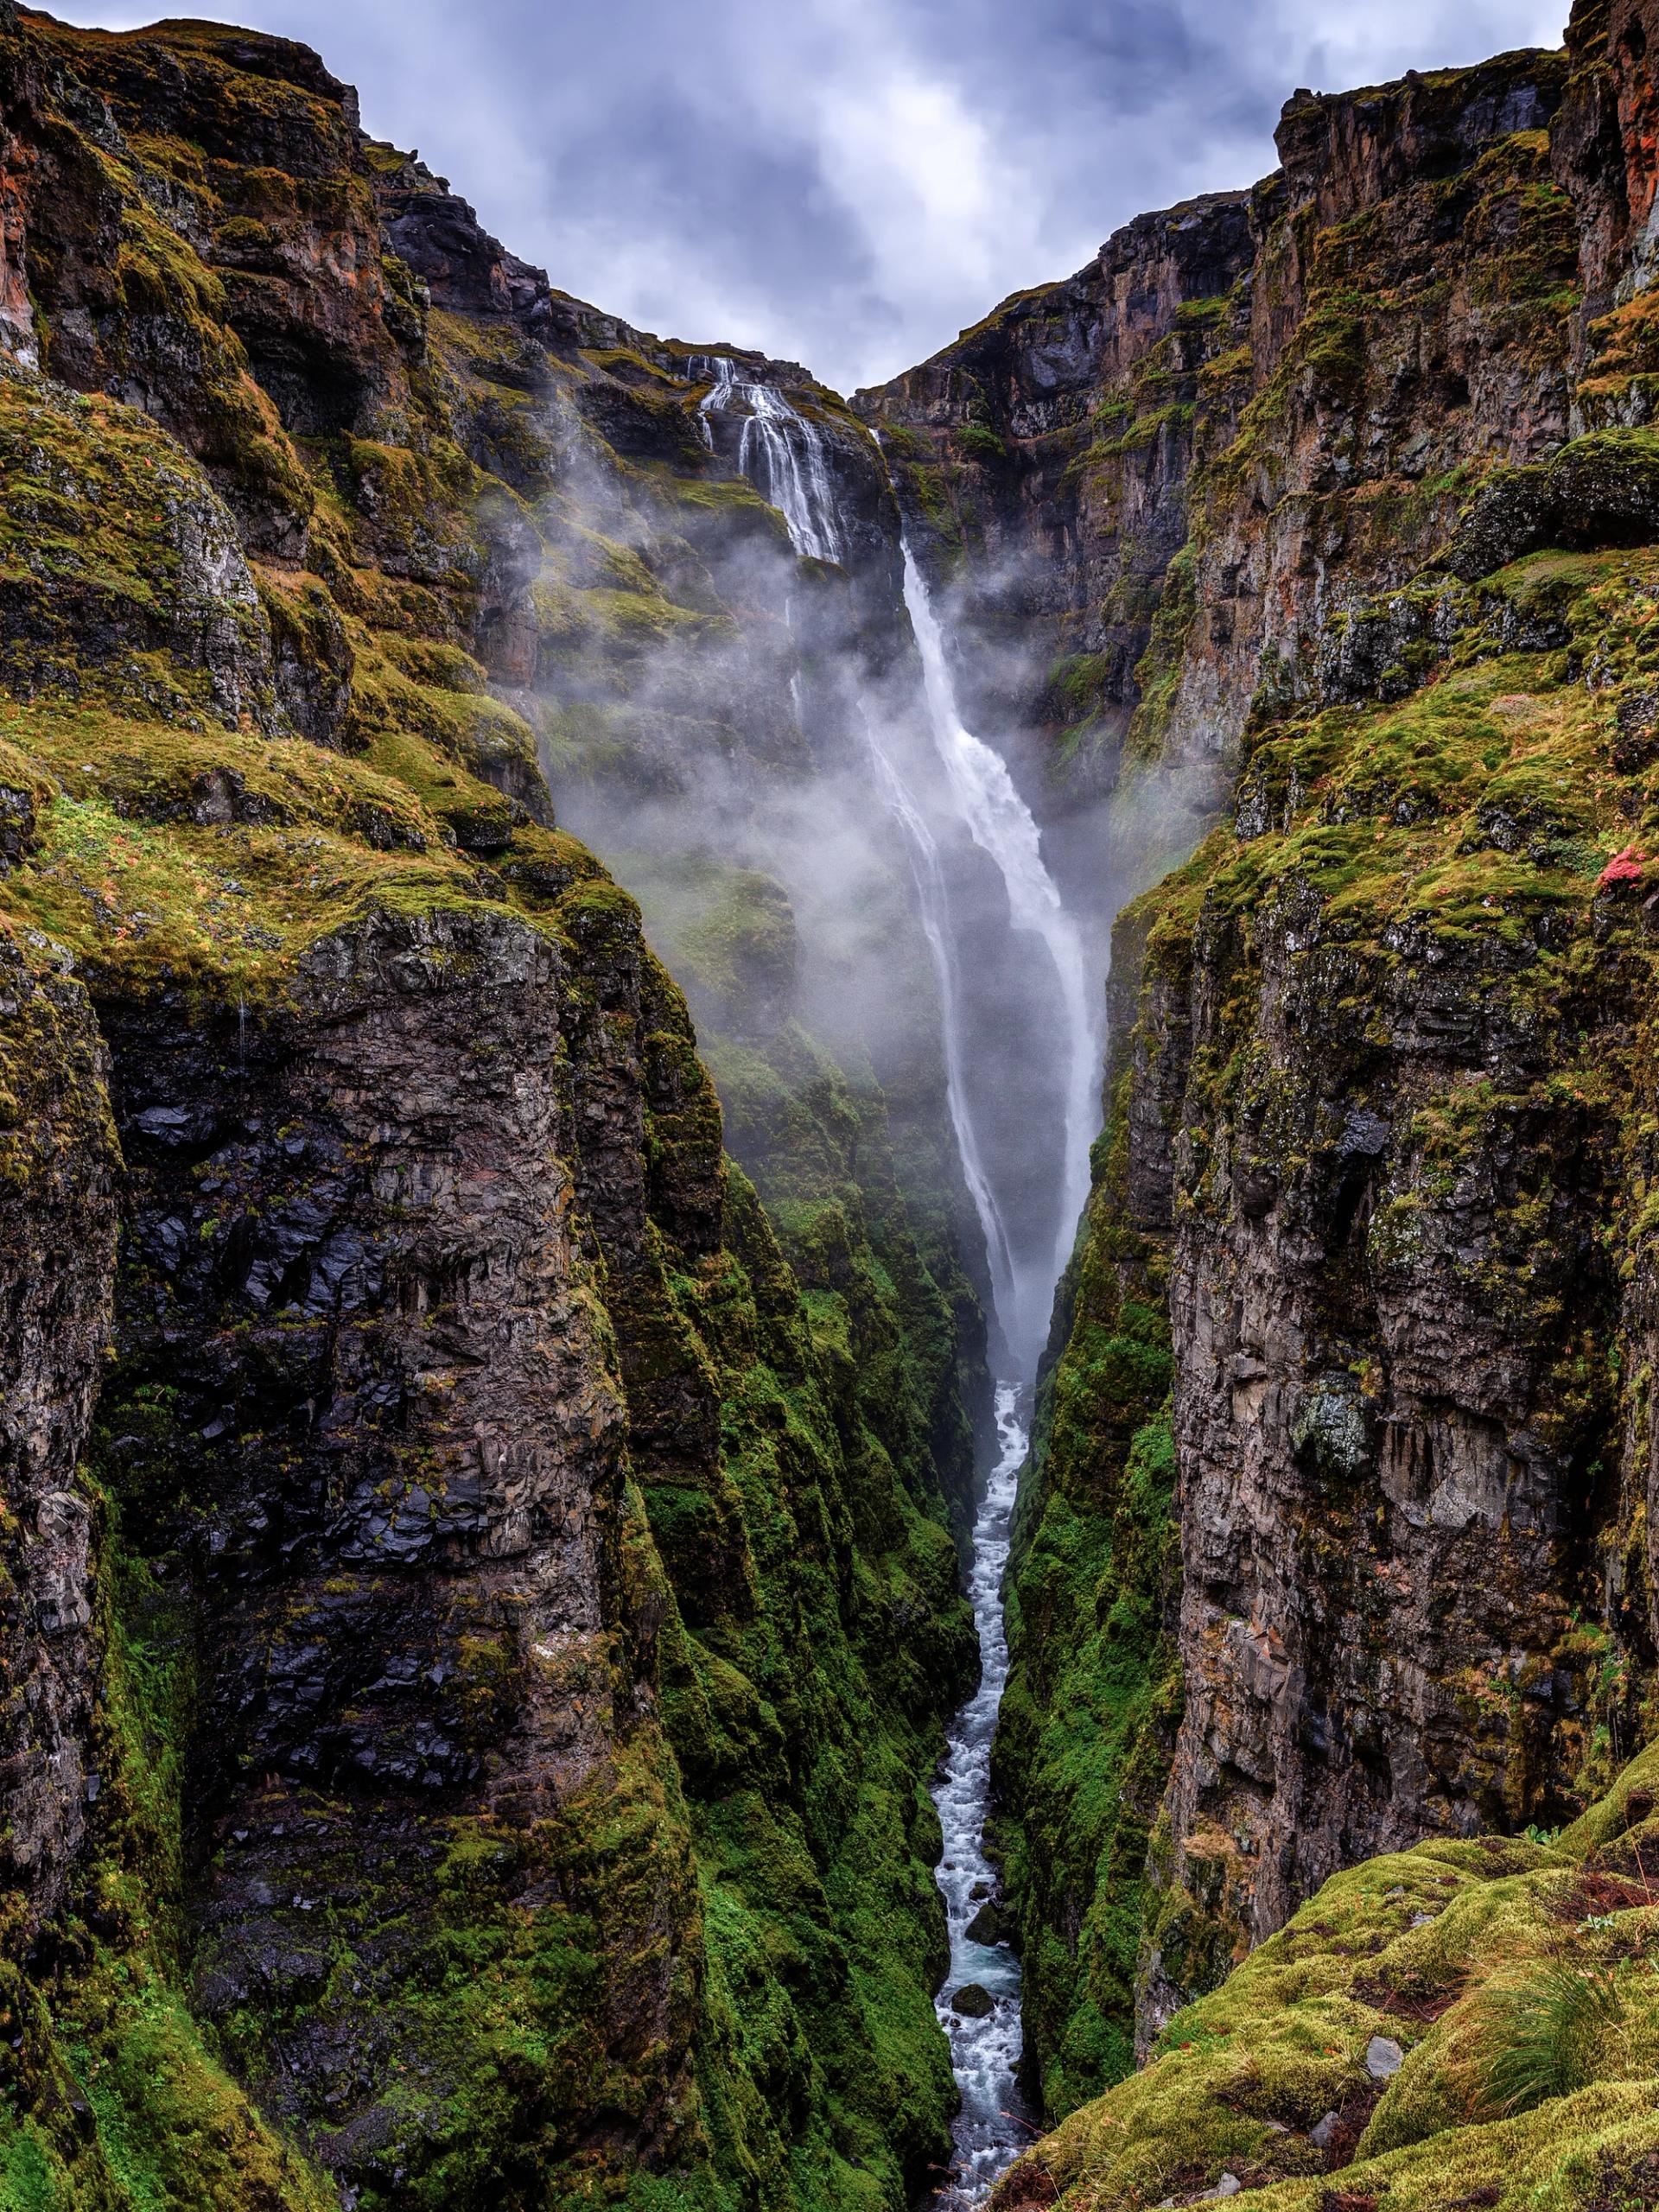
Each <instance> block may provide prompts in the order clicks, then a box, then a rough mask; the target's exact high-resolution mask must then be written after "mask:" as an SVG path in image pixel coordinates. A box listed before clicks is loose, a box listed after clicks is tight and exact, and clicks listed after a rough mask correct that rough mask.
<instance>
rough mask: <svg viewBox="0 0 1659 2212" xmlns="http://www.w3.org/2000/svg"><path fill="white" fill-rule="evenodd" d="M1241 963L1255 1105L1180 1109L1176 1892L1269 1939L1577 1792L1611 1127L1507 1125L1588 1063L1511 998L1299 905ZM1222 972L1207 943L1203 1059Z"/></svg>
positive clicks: (1501, 977) (1532, 1115) (1589, 1123)
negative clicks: (1580, 1401) (1442, 1846)
mask: <svg viewBox="0 0 1659 2212" xmlns="http://www.w3.org/2000/svg"><path fill="white" fill-rule="evenodd" d="M1253 936H1254V939H1255V948H1254V949H1255V955H1256V957H1257V958H1258V959H1259V961H1260V963H1261V965H1260V970H1259V974H1260V982H1259V983H1258V984H1257V986H1256V988H1257V991H1258V993H1259V995H1257V996H1256V997H1255V1005H1254V1014H1255V1022H1256V1025H1257V1031H1258V1038H1259V1042H1258V1043H1257V1044H1256V1045H1255V1049H1254V1051H1253V1052H1252V1053H1251V1056H1250V1066H1249V1073H1248V1075H1247V1077H1246V1081H1245V1085H1244V1096H1243V1099H1242V1100H1241V1101H1240V1102H1239V1103H1238V1105H1237V1106H1236V1107H1235V1108H1234V1109H1232V1110H1230V1111H1224V1112H1222V1113H1219V1114H1217V1112H1216V1111H1215V1109H1214V1107H1213V1105H1212V1104H1211V1101H1210V1100H1209V1099H1208V1098H1207V1097H1205V1095H1204V1093H1203V1092H1202V1090H1200V1091H1199V1092H1198V1096H1194V1095H1193V1091H1192V1090H1189V1091H1188V1093H1187V1096H1186V1098H1185V1110H1184V1114H1183V1117H1182V1118H1183V1121H1184V1122H1185V1128H1184V1129H1183V1131H1182V1133H1181V1134H1180V1135H1179V1136H1178V1137H1177V1139H1176V1141H1175V1145H1174V1160H1173V1180H1174V1184H1175V1186H1176V1188H1177V1190H1178V1191H1179V1192H1180V1194H1181V1196H1180V1203H1179V1214H1178V1219H1177V1225H1176V1228H1175V1236H1174V1278H1173V1296H1172V1313H1173V1324H1174V1352H1175V1360H1176V1374H1177V1384H1176V1392H1175V1426H1176V1436H1177V1441H1178V1446H1179V1451H1180V1453H1181V1468H1182V1477H1181V1514H1182V1541H1183V1582H1182V1599H1181V1609H1180V1649H1181V1656H1182V1664H1183V1672H1184V1675H1185V1685H1186V1707H1185V1718H1184V1719H1183V1722H1182V1726H1181V1732H1180V1737H1179V1743H1178V1745H1177V1747H1176V1751H1175V1761H1174V1775H1173V1785H1172V1791H1171V1796H1170V1800H1169V1808H1170V1812H1171V1815H1172V1819H1173V1826H1174V1829H1175V1833H1176V1834H1177V1835H1178V1836H1179V1838H1181V1839H1182V1848H1183V1849H1184V1850H1185V1853H1186V1859H1187V1863H1188V1866H1189V1868H1190V1870H1191V1872H1192V1879H1193V1880H1194V1881H1195V1882H1197V1883H1200V1884H1202V1883H1210V1884H1213V1885H1216V1889H1217V1895H1216V1896H1215V1897H1214V1898H1213V1899H1212V1902H1213V1904H1215V1905H1216V1907H1217V1910H1220V1911H1222V1912H1223V1913H1229V1912H1230V1913H1232V1914H1234V1915H1236V1917H1237V1919H1238V1920H1239V1921H1240V1923H1242V1924H1243V1927H1244V1928H1245V1929H1246V1930H1247V1931H1248V1934H1249V1936H1250V1938H1251V1939H1252V1940H1259V1939H1260V1938H1261V1937H1262V1936H1265V1935H1267V1934H1268V1933H1270V1932H1271V1931H1272V1930H1273V1929H1274V1928H1276V1927H1277V1926H1279V1925H1280V1923H1281V1922H1282V1921H1283V1919H1284V1918H1285V1917H1286V1916H1287V1913H1288V1912H1289V1911H1290V1910H1294V1906H1295V1905H1296V1904H1299V1903H1300V1900H1301V1899H1302V1898H1303V1897H1306V1895H1308V1894H1309V1893H1310V1891H1312V1890H1313V1888H1315V1887H1317V1886H1318V1885H1319V1883H1320V1882H1321V1881H1323V1880H1324V1879H1325V1878H1327V1876H1329V1875H1330V1874H1331V1873H1332V1872H1336V1871H1337V1870H1338V1868H1339V1867H1341V1866H1346V1865H1348V1864H1350V1863H1351V1862H1352V1860H1353V1859H1356V1858H1357V1857H1361V1856H1364V1855H1366V1854H1367V1853H1371V1852H1375V1851H1378V1850H1387V1849H1394V1848H1396V1847H1401V1846H1403V1845H1406V1844H1408V1843H1410V1842H1413V1841H1414V1840H1417V1838H1419V1837H1420V1836H1421V1835H1422V1834H1424V1833H1426V1832H1443V1833H1450V1834H1473V1833H1477V1832H1478V1831H1480V1830H1482V1829H1490V1828H1494V1827H1508V1826H1511V1825H1514V1824H1516V1823H1517V1822H1524V1821H1525V1820H1526V1819H1529V1818H1535V1817H1539V1818H1541V1817H1546V1816H1547V1815H1548V1808H1550V1807H1551V1806H1553V1805H1555V1804H1558V1803H1560V1802H1566V1800H1567V1797H1568V1796H1570V1793H1571V1789H1572V1777H1573V1770H1574V1767H1575V1764H1576V1762H1577V1760H1578V1758H1580V1756H1581V1753H1582V1749H1583V1739H1582V1731H1581V1727H1580V1726H1578V1725H1575V1724H1576V1723H1578V1722H1579V1720H1580V1716H1582V1714H1583V1713H1584V1712H1585V1709H1586V1704H1587V1702H1588V1699H1589V1694H1590V1685H1589V1682H1588V1681H1587V1679H1586V1677H1587V1676H1588V1675H1589V1674H1590V1673H1591V1672H1592V1665H1593V1662H1592V1653H1591V1651H1590V1650H1589V1649H1588V1648H1586V1647H1585V1646H1583V1645H1582V1644H1581V1643H1575V1638H1574V1633H1573V1628H1574V1602H1575V1598H1576V1593H1577V1589H1578V1578H1579V1573H1580V1560H1581V1557H1582V1554H1583V1551H1584V1548H1585V1547H1586V1545H1587V1544H1588V1543H1589V1542H1590V1541H1592V1532H1593V1529H1594V1525H1595V1520H1596V1516H1597V1512H1598V1506H1597V1502H1596V1497H1595V1491H1596V1476H1595V1474H1594V1472H1593V1471H1592V1463H1593V1461H1594V1460H1595V1459H1596V1456H1597V1453H1598V1452H1599V1450H1600V1449H1601V1448H1602V1446H1603V1442H1604V1438H1605V1430H1604V1429H1603V1427H1602V1426H1601V1422H1600V1421H1599V1419H1598V1418H1597V1416H1598V1414H1601V1415H1603V1416H1604V1417H1605V1408H1598V1407H1596V1406H1594V1405H1587V1406H1586V1405H1581V1406H1580V1409H1579V1413H1578V1416H1577V1418H1576V1419H1575V1418H1574V1416H1573V1411H1572V1410H1571V1400H1570V1396H1569V1393H1568V1391H1567V1389H1565V1388H1564V1384H1565V1382H1566V1378H1567V1376H1569V1375H1570V1374H1571V1373H1572V1370H1573V1364H1574V1361H1575V1358H1576V1357H1578V1356H1579V1354H1580V1346H1581V1345H1582V1344H1585V1343H1586V1342H1587V1341H1593V1340H1595V1339H1596V1338H1598V1337H1604V1338H1605V1336H1606V1335H1608V1334H1611V1332H1612V1330H1613V1328H1614V1326H1615V1325H1616V1317H1617V1313H1618V1297H1617V1291H1616V1286H1615V1284H1614V1282H1613V1281H1612V1279H1611V1272H1610V1270H1609V1268H1608V1267H1607V1264H1606V1262H1605V1257H1604V1255H1603V1252H1602V1249H1601V1246H1600V1243H1599V1224H1601V1222H1602V1221H1603V1219H1604V1218H1605V1209H1606V1206H1607V1205H1608V1203H1609V1198H1610V1188H1609V1182H1608V1170H1609V1161H1608V1157H1607V1151H1606V1132H1605V1128H1603V1127H1602V1126H1601V1124H1600V1122H1599V1118H1598V1116H1596V1115H1595V1114H1594V1113H1592V1112H1591V1111H1590V1110H1589V1109H1586V1107H1585V1106H1583V1105H1582V1104H1575V1103H1573V1102H1572V1101H1571V1100H1570V1099H1568V1100H1566V1101H1564V1102H1563V1103H1562V1104H1561V1105H1560V1106H1559V1107H1557V1108H1556V1109H1554V1110H1550V1109H1548V1108H1545V1107H1543V1106H1541V1105H1539V1104H1535V1103H1526V1104H1522V1103H1520V1102H1522V1100H1528V1101H1529V1102H1530V1097H1531V1095H1532V1094H1533V1092H1534V1086H1535V1084H1538V1083H1540V1082H1541V1080H1542V1079H1543V1078H1545V1077H1547V1076H1548V1071H1549V1070H1550V1069H1551V1067H1552V1066H1553V1065H1557V1064H1558V1062H1557V1057H1556V1056H1557V1055H1559V1054H1560V1053H1561V1052H1563V1051H1564V1050H1565V1051H1566V1052H1568V1053H1570V1052H1571V1051H1572V1043H1571V1040H1570V1039H1567V1038H1564V1037H1563V1036H1562V1035H1561V1034H1560V1032H1559V1030H1556V1031H1553V1032H1552V1033H1550V1034H1549V1035H1548V1037H1547V1038H1541V1037H1540V1036H1539V1034H1538V1033H1537V1032H1536V1031H1535V1029H1534V1028H1533V1027H1532V1026H1531V1024H1530V1023H1529V1022H1526V1021H1524V1020H1517V1019H1516V1016H1517V1014H1523V1012H1524V1011H1525V1008H1524V1001H1522V1003H1521V1004H1520V1005H1517V1004H1516V1000H1517V999H1519V998H1520V994H1519V993H1518V992H1516V990H1515V979H1514V976H1513V974H1512V973H1505V972H1504V966H1503V965H1499V966H1497V968H1496V969H1494V968H1493V967H1492V966H1491V965H1488V964H1487V963H1484V962H1482V961H1479V960H1477V959H1469V958H1465V959H1463V960H1459V959H1457V958H1456V957H1452V958H1447V957H1446V954H1445V952H1444V950H1442V949H1441V948H1440V947H1438V946H1435V945H1433V944H1431V943H1428V942H1423V943H1420V944H1416V945H1412V944H1405V945H1402V948H1401V957H1399V958H1398V960H1397V963H1395V964H1394V965H1393V972H1392V973H1391V974H1389V975H1388V976H1386V977H1385V976H1383V974H1382V973H1380V972H1376V971H1373V973H1372V974H1370V975H1369V976H1368V975H1367V974H1366V973H1365V972H1364V969H1363V967H1362V966H1361V965H1360V964H1359V963H1355V962H1353V961H1352V960H1351V958H1350V957H1344V954H1343V953H1342V952H1340V951H1338V950H1337V949H1336V948H1334V947H1332V948H1330V949H1328V950H1326V949H1325V948H1322V946H1321V944H1320V942H1319V938H1320V930H1319V917H1318V914H1317V912H1316V911H1315V910H1313V909H1312V908H1310V907H1309V906H1306V903H1304V904H1303V906H1302V910H1301V911H1300V912H1298V911H1297V910H1296V908H1295V907H1294V906H1292V907H1291V909H1290V911H1288V912H1287V911H1282V910H1281V912H1278V913H1275V914H1264V915H1262V917H1260V918H1259V920H1258V923H1257V925H1256V927H1255V931H1253ZM1218 939H1220V940H1221V941H1217V940H1218ZM1527 957H1530V958H1531V959H1532V960H1536V959H1537V958H1538V957H1539V952H1538V950H1537V949H1536V948H1533V949H1531V950H1530V955H1529V956H1528V955H1524V954H1523V955H1522V962H1523V963H1524V961H1525V960H1526V959H1527ZM1198 960H1199V964H1200V966H1199V972H1200V977H1201V981H1200V982H1199V984H1198V990H1197V992H1196V993H1195V997H1196V1000H1197V1018H1196V1020H1195V1022H1194V1026H1193V1033H1192V1051H1193V1054H1194V1057H1195V1058H1198V1059H1202V1058H1205V1057H1206V1056H1207V1055H1208V1054H1209V1053H1211V1052H1213V1050H1214V1047H1215V1046H1216V1044H1217V1042H1218V1041H1219V1034H1218V1028H1217V1024H1216V1008H1217V1003H1218V1001H1217V994H1218V993H1219V992H1221V991H1223V990H1224V989H1225V988H1227V980H1226V979H1227V978H1229V977H1230V976H1234V977H1236V976H1238V974H1239V970H1238V969H1237V968H1236V965H1235V961H1236V948H1230V947H1229V946H1228V945H1227V944H1226V943H1225V941H1224V938H1223V935H1222V932H1220V931H1217V933H1216V935H1215V937H1211V938H1209V939H1208V941H1205V938H1204V937H1203V936H1202V935H1201V938H1200V942H1199V946H1198ZM1350 994H1352V995H1355V996H1357V997H1358V998H1359V999H1360V1000H1361V1001H1363V1002H1364V1003H1367V1004H1368V1005H1370V1006H1371V1007H1375V1008H1376V1013H1377V1014H1380V1016H1381V1017H1382V1021H1383V1024H1385V1025H1386V1027H1384V1029H1383V1033H1382V1034H1378V1033H1376V1031H1375V1030H1373V1032H1372V1033H1371V1034H1370V1036H1369V1037H1368V1038H1367V1039H1366V1040H1365V1046H1364V1049H1363V1053H1362V1052H1353V1049H1352V1046H1351V1047H1350V1051H1348V1052H1344V1049H1343V1046H1344V1044H1347V1043H1348V1041H1349V1040H1348V1039H1345V1038H1344V1037H1343V1035H1342V1033H1341V1031H1340V1029H1338V1031H1337V1033H1336V1034H1335V1035H1333V1033H1332V1023H1331V1019H1330V1014H1329V1008H1330V1007H1331V1006H1332V1002H1333V1001H1334V1000H1336V999H1337V998H1338V996H1339V995H1340V996H1341V997H1343V998H1346V997H1348V996H1349V995H1350ZM1506 1001H1508V1003H1506ZM1353 1041H1354V1044H1355V1045H1357V1039H1355V1040H1353ZM1351 1052H1352V1057H1351V1056H1350V1054H1351ZM1368 1063H1369V1065H1367V1064H1368ZM1484 1086H1490V1087H1491V1093H1492V1094H1494V1095H1495V1097H1496V1099H1497V1100H1502V1101H1503V1102H1505V1103H1503V1104H1497V1103H1494V1104H1493V1105H1492V1106H1491V1107H1489V1108H1487V1109H1485V1110H1484V1111H1478V1110H1477V1111H1471V1114H1470V1116H1469V1123H1468V1130H1467V1141H1466V1144H1465V1146H1464V1147H1463V1148H1461V1149H1460V1151H1459V1155H1458V1157H1457V1160H1456V1164H1455V1168H1448V1167H1446V1166H1443V1165H1442V1164H1441V1163H1440V1161H1439V1160H1436V1159H1434V1158H1433V1157H1432V1156H1430V1155H1429V1153H1428V1151H1427V1146H1428V1144H1429V1143H1431V1142H1432V1140H1430V1139H1429V1138H1428V1137H1427V1125H1428V1122H1429V1120H1430V1119H1431V1117H1432V1116H1433V1115H1434V1114H1435V1113H1437V1112H1438V1111H1440V1110H1441V1109H1440V1102H1441V1101H1442V1100H1446V1101H1447V1102H1448V1104H1449V1106H1450V1109H1451V1110H1452V1111H1454V1112H1455V1111H1456V1109H1457V1102H1458V1100H1459V1094H1460V1092H1461V1093H1462V1095H1464V1096H1467V1095H1468V1093H1469V1091H1470V1090H1478V1089H1480V1088H1481V1087H1484ZM1509 1102H1514V1103H1509ZM1143 1127H1144V1125H1143ZM1154 1979H1155V1969H1154ZM1155 2009H1156V2002H1155V1999H1154V2011H1155Z"/></svg>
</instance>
